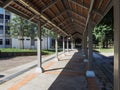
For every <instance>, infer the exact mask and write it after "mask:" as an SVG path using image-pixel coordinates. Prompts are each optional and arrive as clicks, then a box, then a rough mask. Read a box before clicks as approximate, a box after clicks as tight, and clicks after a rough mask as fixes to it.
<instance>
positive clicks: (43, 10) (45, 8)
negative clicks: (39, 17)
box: [41, 0, 60, 13]
mask: <svg viewBox="0 0 120 90" xmlns="http://www.w3.org/2000/svg"><path fill="white" fill-rule="evenodd" d="M58 1H60V0H55V1H54V2H51V3H50V4H49V5H47V6H46V7H44V8H43V9H42V10H41V13H43V12H45V11H46V10H47V9H48V8H50V7H51V6H52V5H55V4H56V3H57V2H58Z"/></svg>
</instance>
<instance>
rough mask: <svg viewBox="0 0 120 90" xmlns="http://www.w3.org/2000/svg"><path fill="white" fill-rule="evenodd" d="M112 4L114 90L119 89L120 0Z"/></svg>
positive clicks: (115, 0) (114, 0)
mask: <svg viewBox="0 0 120 90" xmlns="http://www.w3.org/2000/svg"><path fill="white" fill-rule="evenodd" d="M113 3H114V4H113V5H114V90H120V0H113Z"/></svg>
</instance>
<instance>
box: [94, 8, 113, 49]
mask: <svg viewBox="0 0 120 90" xmlns="http://www.w3.org/2000/svg"><path fill="white" fill-rule="evenodd" d="M93 35H94V36H95V37H96V41H99V46H100V47H103V48H108V45H109V42H112V41H113V8H112V9H111V10H110V11H109V12H108V14H107V15H106V16H105V17H104V18H103V19H102V21H101V22H100V23H99V24H98V25H97V26H96V27H95V28H94V31H93Z"/></svg>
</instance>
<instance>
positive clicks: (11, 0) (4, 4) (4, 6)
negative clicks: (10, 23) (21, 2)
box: [2, 0, 14, 8]
mask: <svg viewBox="0 0 120 90" xmlns="http://www.w3.org/2000/svg"><path fill="white" fill-rule="evenodd" d="M13 1H14V0H6V1H5V2H4V3H3V6H2V7H3V8H6V7H7V6H9V5H10V4H11V3H12V2H13Z"/></svg>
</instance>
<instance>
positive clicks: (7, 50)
mask: <svg viewBox="0 0 120 90" xmlns="http://www.w3.org/2000/svg"><path fill="white" fill-rule="evenodd" d="M0 51H1V52H36V50H30V49H16V48H0Z"/></svg>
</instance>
